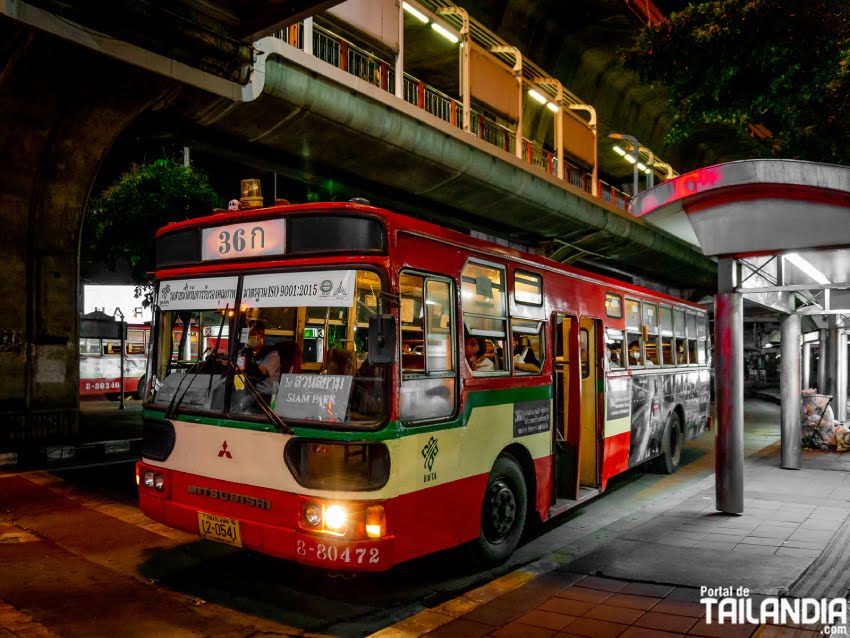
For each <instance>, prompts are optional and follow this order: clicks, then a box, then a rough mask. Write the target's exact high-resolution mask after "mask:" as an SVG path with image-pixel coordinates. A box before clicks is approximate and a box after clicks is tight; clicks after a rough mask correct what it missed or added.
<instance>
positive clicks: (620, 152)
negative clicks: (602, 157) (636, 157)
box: [614, 144, 626, 157]
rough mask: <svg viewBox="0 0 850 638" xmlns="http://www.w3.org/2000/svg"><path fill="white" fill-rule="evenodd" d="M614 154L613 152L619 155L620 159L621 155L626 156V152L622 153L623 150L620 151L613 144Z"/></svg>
mask: <svg viewBox="0 0 850 638" xmlns="http://www.w3.org/2000/svg"><path fill="white" fill-rule="evenodd" d="M614 152H615V153H616V154H617V155H619V156H620V157H622V156H623V155H625V154H626V151H624V150H623V149H621V148H620V147H619V146H617V145H616V144H614Z"/></svg>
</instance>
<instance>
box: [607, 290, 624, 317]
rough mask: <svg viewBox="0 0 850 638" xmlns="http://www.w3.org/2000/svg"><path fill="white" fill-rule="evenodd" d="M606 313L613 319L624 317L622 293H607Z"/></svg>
mask: <svg viewBox="0 0 850 638" xmlns="http://www.w3.org/2000/svg"><path fill="white" fill-rule="evenodd" d="M605 314H606V315H607V316H608V317H611V318H612V319H622V318H623V298H622V297H621V296H620V295H615V294H614V293H613V292H606V293H605Z"/></svg>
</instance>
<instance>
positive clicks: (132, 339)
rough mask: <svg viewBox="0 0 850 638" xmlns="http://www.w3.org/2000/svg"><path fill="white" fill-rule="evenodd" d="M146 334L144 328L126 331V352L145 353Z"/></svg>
mask: <svg viewBox="0 0 850 638" xmlns="http://www.w3.org/2000/svg"><path fill="white" fill-rule="evenodd" d="M146 334H147V333H146V331H144V330H128V331H127V344H126V345H127V354H147V344H146V343H145V335H146Z"/></svg>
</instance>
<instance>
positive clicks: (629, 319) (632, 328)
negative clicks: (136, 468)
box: [626, 299, 643, 368]
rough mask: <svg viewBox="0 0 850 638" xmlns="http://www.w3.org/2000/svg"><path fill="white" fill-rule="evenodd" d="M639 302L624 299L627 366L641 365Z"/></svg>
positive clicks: (641, 335)
mask: <svg viewBox="0 0 850 638" xmlns="http://www.w3.org/2000/svg"><path fill="white" fill-rule="evenodd" d="M640 320H641V314H640V302H639V301H637V300H636V299H626V343H627V345H626V348H627V352H626V354H627V359H628V361H629V367H630V368H634V367H636V366H637V367H641V366H643V352H642V351H643V348H642V347H641V342H642V337H643V334H642V332H641V321H640Z"/></svg>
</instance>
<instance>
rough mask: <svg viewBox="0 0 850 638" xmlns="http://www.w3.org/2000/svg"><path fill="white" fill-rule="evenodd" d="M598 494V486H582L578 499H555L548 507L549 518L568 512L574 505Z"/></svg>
mask: <svg viewBox="0 0 850 638" xmlns="http://www.w3.org/2000/svg"><path fill="white" fill-rule="evenodd" d="M599 494H600V491H599V488H598V487H582V488H579V492H578V499H572V498H558V499H556V500H555V504H554V505H552V506H550V507H549V518H552V517H553V516H558V515H559V514H563V513H564V512H568V511H570V510H571V509H573V508H574V507H577V506H579V505H581V504H582V503H585V502H587V501H589V500H590V499H592V498H593V497H594V496H598V495H599Z"/></svg>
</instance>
